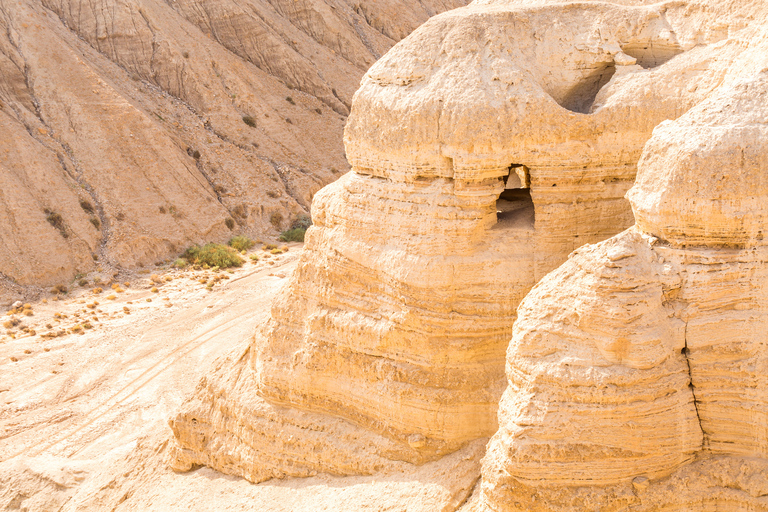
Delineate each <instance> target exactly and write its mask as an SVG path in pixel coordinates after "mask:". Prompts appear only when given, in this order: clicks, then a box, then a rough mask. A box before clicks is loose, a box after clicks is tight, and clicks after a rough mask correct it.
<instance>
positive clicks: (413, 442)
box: [408, 434, 427, 450]
mask: <svg viewBox="0 0 768 512" xmlns="http://www.w3.org/2000/svg"><path fill="white" fill-rule="evenodd" d="M425 444H427V440H426V438H425V437H424V436H423V435H421V434H411V435H410V436H408V445H409V446H410V447H411V448H413V449H415V450H418V449H419V448H423V447H424V445H425Z"/></svg>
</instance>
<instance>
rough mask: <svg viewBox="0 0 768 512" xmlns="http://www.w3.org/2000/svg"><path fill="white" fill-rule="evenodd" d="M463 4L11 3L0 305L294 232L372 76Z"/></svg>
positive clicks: (0, 69) (334, 161)
mask: <svg viewBox="0 0 768 512" xmlns="http://www.w3.org/2000/svg"><path fill="white" fill-rule="evenodd" d="M464 4H466V0H426V1H423V2H418V3H414V2H407V1H401V0H391V1H389V2H381V1H363V2H355V3H351V2H346V1H328V2H325V1H318V2H304V1H302V2H296V1H293V0H291V1H283V0H271V1H266V0H254V1H252V2H247V3H246V4H242V3H240V4H238V3H234V2H228V1H227V0H201V1H182V2H176V1H174V2H162V1H156V0H136V1H134V0H107V1H104V2H90V1H87V0H43V1H42V2H37V1H33V0H26V1H22V2H16V1H8V0H2V1H0V29H1V30H0V32H1V33H2V36H0V130H2V134H3V136H2V137H0V188H1V189H2V197H1V198H0V240H1V241H2V242H1V243H0V300H2V299H3V295H4V294H3V292H4V291H8V290H9V289H14V290H16V291H19V290H20V288H19V287H20V286H28V285H43V286H48V285H54V284H68V283H69V281H71V279H72V278H73V277H74V276H75V274H77V273H85V272H88V271H90V270H92V269H94V268H95V267H96V266H97V265H101V266H110V265H111V266H116V267H132V266H136V265H145V264H154V263H155V262H156V261H158V260H162V259H165V258H168V257H170V256H175V255H176V254H178V253H179V252H180V251H182V250H184V249H185V248H186V247H188V246H189V245H191V244H193V243H202V242H207V241H211V240H217V241H220V240H226V239H227V238H228V237H230V236H231V235H232V231H233V230H234V231H235V232H244V233H247V234H251V235H252V236H255V235H260V234H274V233H275V232H279V231H280V230H282V229H286V228H287V227H288V225H289V223H290V221H291V218H292V217H293V216H295V215H297V214H300V213H301V212H304V211H306V210H307V209H308V208H309V205H310V202H311V200H312V196H313V194H314V193H315V192H316V191H317V190H319V189H320V188H321V187H322V186H323V185H325V184H327V183H329V182H331V181H333V180H334V179H336V178H337V177H338V175H339V173H340V172H342V171H345V170H346V166H347V164H346V162H345V159H344V155H343V151H342V149H343V148H342V147H341V144H340V143H339V142H340V140H341V132H342V128H343V125H344V121H345V116H346V115H347V114H348V109H349V104H350V101H351V97H352V94H353V92H354V91H355V89H356V88H357V86H358V84H359V79H360V77H361V76H362V75H363V73H364V72H365V70H366V69H367V68H368V67H369V66H370V65H371V64H372V63H373V62H374V61H375V59H377V58H378V57H379V56H380V55H381V54H382V53H384V52H385V51H386V50H387V49H388V48H389V47H390V46H392V45H393V44H394V43H395V42H396V41H397V40H398V39H400V38H402V37H403V36H404V35H406V34H407V33H408V32H410V31H411V30H413V29H414V28H416V27H417V26H418V25H419V24H420V23H422V22H423V21H425V20H426V19H427V18H428V17H429V16H430V15H432V14H434V13H436V12H441V11H443V10H446V9H450V8H453V7H457V6H460V5H464ZM96 258H98V260H99V262H98V263H94V260H95V259H96Z"/></svg>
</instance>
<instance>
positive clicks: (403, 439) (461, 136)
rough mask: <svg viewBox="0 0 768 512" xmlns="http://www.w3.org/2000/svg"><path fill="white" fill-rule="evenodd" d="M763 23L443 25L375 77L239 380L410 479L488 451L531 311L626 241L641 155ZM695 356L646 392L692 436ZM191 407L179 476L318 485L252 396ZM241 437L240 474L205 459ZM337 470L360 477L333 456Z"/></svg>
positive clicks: (706, 16) (619, 20)
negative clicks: (545, 284)
mask: <svg viewBox="0 0 768 512" xmlns="http://www.w3.org/2000/svg"><path fill="white" fill-rule="evenodd" d="M748 14H749V11H748V10H744V11H738V10H737V11H734V13H732V14H731V15H727V14H724V13H722V12H720V11H715V10H712V9H710V8H709V6H708V4H706V3H699V2H682V3H681V2H668V3H659V4H654V5H648V6H643V5H629V6H628V5H617V4H611V3H602V2H585V3H581V4H579V5H578V6H576V5H563V4H557V3H555V4H551V5H541V4H535V5H531V6H527V5H518V3H515V2H500V1H499V2H477V3H474V4H472V5H470V6H468V7H466V8H462V9H457V10H454V11H451V12H448V13H445V14H442V15H439V16H436V17H434V18H432V19H431V20H430V21H429V22H427V23H426V24H424V25H423V26H422V27H421V28H419V29H418V30H417V31H415V32H414V33H413V34H412V35H411V36H409V37H408V38H406V39H405V40H404V41H402V42H401V43H399V44H398V45H396V46H395V47H394V48H393V49H392V50H391V51H390V52H389V53H388V54H387V55H386V56H384V57H383V58H382V59H381V60H379V61H378V62H377V63H376V64H375V65H374V66H373V67H372V68H371V70H370V71H369V72H368V73H367V74H366V76H365V77H364V78H363V81H362V84H361V87H360V89H359V91H358V92H357V93H356V95H355V99H354V102H353V105H352V112H351V115H350V118H349V122H348V124H347V128H346V132H345V143H346V148H347V157H348V159H349V161H350V163H351V164H352V171H351V172H350V173H349V174H347V175H346V176H344V178H342V179H340V180H339V181H337V182H335V183H334V184H332V185H330V186H328V187H326V188H325V189H323V190H322V191H320V192H319V193H318V194H317V195H316V197H315V200H314V203H313V210H312V213H313V220H314V222H315V225H314V226H313V228H312V229H311V230H310V231H309V232H308V234H307V237H308V238H307V243H306V247H305V252H304V254H303V256H302V260H301V262H300V264H299V266H298V268H297V271H296V273H295V274H294V275H293V276H292V278H291V280H290V282H289V284H288V285H287V287H286V289H285V293H283V294H282V295H281V297H280V298H279V299H278V300H277V301H276V302H275V303H274V305H273V309H272V318H271V320H270V321H269V323H268V324H267V325H266V326H265V328H264V329H263V330H262V331H261V332H259V333H258V334H257V335H256V336H255V337H254V340H253V343H252V348H251V355H250V364H249V365H248V366H247V367H243V370H242V374H241V376H240V377H239V379H251V380H252V381H253V382H255V383H256V384H253V385H249V386H250V387H249V389H251V390H252V392H253V393H256V394H258V395H259V397H261V398H262V399H264V400H266V401H267V402H268V403H270V404H274V405H276V406H277V405H279V406H282V407H286V408H297V409H300V410H305V411H311V412H312V413H313V414H327V415H330V416H333V417H337V418H340V419H339V420H338V421H346V422H349V423H350V424H352V425H356V426H358V427H359V428H360V429H361V431H368V432H372V433H375V434H376V435H377V436H382V437H383V438H386V439H388V440H389V441H391V442H393V443H395V444H396V445H398V446H400V448H399V449H398V450H394V451H389V453H390V454H392V456H393V457H395V458H396V459H397V460H404V461H409V462H414V463H420V462H423V461H425V460H429V459H431V458H435V457H439V456H440V455H442V454H444V453H447V452H449V451H451V450H455V449H457V448H458V447H460V446H461V445H462V444H464V443H466V442H468V441H470V440H472V439H476V438H480V437H484V436H489V435H491V434H492V433H493V432H495V431H496V429H497V422H496V410H497V405H498V400H499V398H500V395H501V392H502V391H503V389H504V387H505V385H506V379H505V378H504V354H505V350H506V347H507V345H508V342H509V339H510V338H511V336H512V332H513V331H512V328H513V324H514V321H515V317H516V313H515V311H516V308H517V306H518V304H519V302H520V300H521V299H522V297H523V296H524V295H525V294H526V293H527V291H528V290H529V289H530V288H531V287H532V286H533V285H534V283H535V282H536V281H537V280H538V279H539V278H541V277H542V276H543V275H545V274H546V273H547V272H549V271H550V270H552V269H553V268H555V267H556V266H557V265H559V264H560V263H562V262H563V261H564V260H565V259H566V257H567V255H568V254H569V253H570V252H571V251H572V250H574V249H575V248H577V247H579V246H581V245H582V244H584V243H588V242H596V241H599V240H603V239H605V238H607V237H609V236H611V235H612V234H615V233H617V232H619V231H621V230H623V229H625V228H627V227H628V226H630V225H631V223H632V216H631V211H630V207H629V203H627V201H626V200H625V199H624V198H623V196H624V194H625V192H626V191H627V190H628V189H629V187H630V186H631V184H632V183H633V180H634V177H635V169H636V163H637V161H638V159H639V158H640V154H641V151H642V148H643V145H644V144H645V142H646V141H647V140H648V138H649V137H650V136H651V132H652V130H653V128H654V127H655V126H657V125H658V124H659V123H660V122H662V121H664V120H668V119H674V118H676V117H678V116H679V115H681V114H682V113H684V112H685V111H687V110H688V109H690V108H691V107H693V106H695V105H697V104H698V103H700V102H701V101H702V100H704V99H705V98H707V97H708V95H710V94H711V93H712V91H713V90H715V89H716V87H717V86H718V85H720V84H721V83H722V82H723V80H724V79H725V77H726V76H728V74H729V73H731V72H732V65H733V62H734V59H736V58H737V57H738V55H739V54H740V53H742V52H744V49H745V46H748V43H749V37H748V35H745V31H748V30H749V27H748V23H747V21H746V20H745V19H744V18H743V16H746V15H748ZM553 19H554V20H557V24H556V25H553V24H552V20H553ZM745 27H746V28H745ZM643 265H644V264H643ZM638 272H639V274H638V276H637V280H638V283H640V284H638V286H640V285H641V284H642V283H644V282H645V281H643V280H644V279H646V278H645V277H644V274H643V273H642V272H640V271H638ZM642 286H645V285H642ZM649 286H650V285H649ZM652 288H653V287H652ZM654 290H656V288H653V290H651V289H649V291H648V292H647V293H648V294H655V293H656V291H654ZM619 291H621V290H618V291H617V293H618V292H619ZM649 297H650V295H649ZM652 298H654V300H655V298H656V295H653V297H652ZM649 300H650V299H649ZM659 307H661V306H660V305H659V304H655V303H653V304H651V303H649V304H648V306H647V308H648V310H647V311H645V310H643V311H641V312H639V313H638V315H641V313H642V315H645V314H647V315H651V318H655V317H654V315H656V314H657V313H658V311H656V309H654V308H659ZM641 309H642V308H641ZM642 315H641V316H642ZM620 321H623V319H622V318H619V319H617V322H620ZM639 321H640V322H641V323H639V324H638V326H637V328H638V329H641V328H643V327H644V326H645V324H643V323H642V322H643V321H646V320H643V319H641V320H639ZM608 327H609V326H606V328H608ZM619 327H620V324H616V325H613V328H616V329H618V328H619ZM678 327H679V326H677V324H675V325H674V326H669V329H670V330H671V331H670V332H672V331H674V332H677V331H676V330H675V329H678ZM659 350H661V349H660V348H658V347H649V348H648V349H647V351H648V352H649V353H650V354H651V355H644V356H642V357H646V358H651V359H649V360H652V354H655V353H656V352H658V351H659ZM678 356H679V357H678V358H677V359H676V360H675V361H672V360H669V361H668V366H667V367H665V370H664V371H662V372H661V373H659V374H658V375H654V376H653V377H651V378H652V379H653V378H659V379H661V381H663V382H664V386H665V387H664V389H663V390H662V391H658V393H659V394H658V395H655V394H654V393H656V392H657V391H654V390H651V391H649V393H650V394H649V400H652V399H654V398H656V397H657V396H659V397H661V396H664V397H666V398H665V401H664V404H663V405H660V407H666V408H669V409H670V410H675V411H680V414H682V415H684V416H685V415H687V414H688V413H689V412H690V411H691V410H693V408H692V404H691V400H690V396H689V393H688V392H687V387H686V386H687V380H686V379H685V378H684V377H680V376H679V375H678V373H677V372H678V370H679V367H680V365H681V364H683V363H684V359H682V358H681V357H682V356H680V354H679V351H678ZM638 357H640V356H638ZM644 361H645V360H644ZM644 364H650V363H648V362H647V361H646V363H644ZM683 367H684V365H683ZM574 378H575V377H574ZM623 378H624V380H625V381H626V383H631V382H645V380H644V379H646V378H647V377H646V376H645V374H642V373H635V374H631V375H629V374H628V375H625V376H624V377H623ZM617 382H618V381H617ZM622 382H624V381H622ZM232 385H234V384H230V386H232ZM613 385H615V384H613ZM224 387H227V386H224ZM563 392H565V391H563ZM585 393H587V394H588V392H587V391H585ZM631 398H632V395H627V396H621V395H617V396H615V397H613V399H614V400H615V401H616V403H617V404H620V403H623V402H624V401H626V400H629V399H631ZM243 399H245V398H243ZM250 399H251V398H248V399H247V400H250ZM195 400H199V402H195V401H193V402H194V403H195V404H196V405H194V406H192V405H190V407H189V408H185V409H184V410H182V412H181V413H180V414H179V415H178V416H177V417H176V418H175V419H174V424H173V428H174V432H175V433H176V443H177V445H176V449H177V452H176V453H177V456H178V460H177V466H178V467H190V466H191V465H194V464H210V465H211V466H212V467H215V468H217V469H220V470H222V471H226V472H234V473H236V474H243V475H251V478H254V479H257V480H258V479H261V478H266V476H264V474H265V473H264V472H265V471H266V472H267V473H269V472H270V471H271V472H273V473H281V474H282V473H285V474H296V475H300V474H304V472H303V470H297V469H296V468H297V467H298V466H301V465H302V464H304V462H302V458H301V455H300V454H298V453H288V452H286V451H284V450H283V449H281V448H280V447H275V446H274V445H273V443H272V442H271V441H270V439H271V434H269V433H263V431H262V428H263V426H262V425H261V423H260V422H259V421H258V420H257V419H256V417H258V414H257V415H256V416H254V417H250V418H244V417H238V414H240V413H238V412H236V409H237V407H236V406H234V405H232V404H233V403H237V402H238V401H239V400H240V398H239V396H238V394H237V393H228V394H227V396H226V398H223V397H222V396H221V395H220V394H216V393H208V394H206V396H205V397H198V398H197V399H195ZM508 400H512V399H511V398H509V399H508ZM201 404H204V405H201ZM206 409H210V410H223V409H226V410H228V411H229V412H227V413H226V414H225V415H223V416H216V417H208V418H207V419H205V420H203V421H204V422H205V423H206V427H205V432H206V433H205V439H206V443H203V444H201V443H198V442H197V441H196V440H195V439H197V438H198V437H199V436H200V435H202V434H200V433H199V432H202V430H200V429H199V428H198V427H196V426H195V424H194V422H193V421H192V419H194V420H195V421H197V422H200V421H201V419H200V414H201V412H200V411H204V410H206ZM286 421H287V420H286ZM563 421H565V420H563ZM229 422H237V423H238V425H239V426H238V429H241V430H243V431H246V432H248V439H249V441H248V443H247V444H248V446H249V447H248V448H247V449H248V450H249V452H248V453H249V454H251V455H249V457H251V458H250V459H248V460H246V459H244V458H242V457H241V458H240V459H238V460H240V462H239V463H238V467H236V468H235V467H233V466H232V465H223V464H220V463H218V462H217V461H216V460H212V459H211V457H210V456H209V452H210V451H211V450H212V449H213V448H210V447H212V446H215V450H216V451H217V453H236V452H238V451H240V450H241V448H242V444H240V443H239V442H238V441H237V440H236V439H233V438H232V436H230V435H229V434H228V433H227V432H226V428H225V425H227V424H228V423H229ZM694 427H696V425H695V422H694V424H690V422H689V421H688V420H685V421H682V423H681V426H680V428H681V429H683V430H685V432H689V433H688V434H686V435H685V436H682V437H681V438H679V439H678V438H677V437H676V434H674V435H673V434H669V435H666V437H665V438H664V439H662V438H660V439H659V440H658V443H659V445H660V448H659V450H658V451H659V453H660V454H661V455H659V453H656V451H654V450H651V455H649V456H648V457H649V458H648V461H649V462H648V463H649V464H652V465H653V464H656V465H657V466H658V467H663V466H664V464H665V463H667V462H668V461H666V459H665V457H667V455H668V454H669V453H678V452H682V453H684V454H690V453H691V451H692V450H694V447H695V445H696V444H697V443H698V438H697V437H696V432H697V431H696V428H694ZM279 428H280V427H279V426H277V425H275V426H273V427H270V429H279ZM305 428H306V429H309V430H311V427H310V426H306V427H305ZM308 435H309V434H308ZM361 435H362V434H361ZM366 435H368V434H366ZM196 436H197V437H196ZM389 441H388V442H389ZM259 453H270V454H272V455H270V456H260V455H258V454H259ZM624 456H625V457H626V459H627V460H628V461H629V460H631V459H632V458H633V457H634V456H635V455H634V454H631V453H625V454H624ZM686 457H687V455H683V456H681V457H680V463H682V462H684V461H685V460H687V459H686ZM278 459H279V460H278ZM534 459H535V457H534ZM276 461H277V462H276ZM265 464H266V465H268V466H272V469H269V470H266V469H265ZM627 464H630V463H629V462H627ZM249 465H250V466H249ZM321 467H322V468H324V470H326V471H331V472H340V473H345V472H350V471H362V470H363V469H361V468H362V465H360V466H359V467H358V469H357V470H352V469H349V467H348V466H344V465H343V464H339V463H338V462H337V460H336V458H335V457H331V456H329V457H326V458H324V459H323V460H322V464H321ZM255 468H258V469H255ZM365 470H366V471H368V470H369V469H365ZM615 470H616V471H617V472H621V471H622V469H621V467H619V466H617V467H616V468H615ZM580 471H583V472H584V473H585V474H588V473H589V472H590V468H589V467H584V468H582V469H581V470H580Z"/></svg>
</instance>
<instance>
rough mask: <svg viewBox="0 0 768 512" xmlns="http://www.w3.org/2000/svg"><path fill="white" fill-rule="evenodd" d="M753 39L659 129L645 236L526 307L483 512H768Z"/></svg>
mask: <svg viewBox="0 0 768 512" xmlns="http://www.w3.org/2000/svg"><path fill="white" fill-rule="evenodd" d="M745 36H746V37H744V39H745V40H746V41H748V42H747V43H746V44H745V45H744V46H745V47H746V50H745V51H744V52H743V53H742V55H741V56H739V58H738V59H737V60H736V61H735V62H734V64H733V68H732V71H730V72H729V73H728V74H727V76H726V78H725V81H724V83H723V85H722V86H720V87H719V88H718V90H717V92H716V93H715V94H713V95H711V96H710V97H709V98H708V99H707V100H705V101H704V102H702V103H701V104H699V105H698V106H696V107H694V108H693V109H691V110H690V111H689V112H688V113H686V114H685V115H683V116H682V117H681V118H679V119H678V120H676V121H670V122H666V123H662V124H661V125H660V126H659V127H657V128H656V129H655V130H654V135H653V137H652V138H651V139H650V141H649V142H648V143H647V144H646V146H645V149H644V152H643V156H642V158H641V160H640V163H639V172H638V179H637V183H636V184H635V186H634V187H633V188H632V189H631V190H630V192H629V193H628V195H627V196H628V198H629V200H630V202H631V203H632V208H633V211H634V214H635V217H636V219H637V223H636V225H635V226H634V227H633V228H631V229H629V230H627V231H625V232H623V233H621V234H619V235H617V236H615V237H613V238H611V239H609V240H607V241H605V242H602V243H600V244H597V245H590V246H585V247H582V248H580V249H579V250H578V251H576V252H575V253H574V255H573V256H572V257H571V258H570V259H569V260H568V261H567V262H566V263H565V264H564V265H562V266H561V267H560V268H558V269H557V270H556V271H554V272H552V273H551V274H549V275H548V276H547V277H545V278H544V279H543V280H542V281H541V282H539V283H538V284H537V285H536V287H535V288H534V289H533V291H532V292H531V293H530V294H529V295H528V296H527V297H526V298H525V300H524V301H523V303H522V304H521V306H520V309H519V316H518V320H517V323H516V325H515V334H514V336H513V339H512V342H511V344H510V347H509V351H508V353H507V377H508V381H509V387H508V388H507V390H506V391H505V393H504V397H503V398H502V401H501V404H500V409H499V431H498V432H497V433H496V434H495V435H494V437H493V438H492V440H491V442H490V443H489V447H488V452H487V454H486V457H485V459H484V463H483V484H482V493H481V495H480V497H479V498H478V499H477V500H476V501H475V502H474V503H473V505H472V508H471V509H472V510H493V511H514V510H520V511H522V510H525V511H545V510H546V511H558V510H562V511H566V510H568V511H571V510H601V511H619V510H633V511H635V510H636V511H659V510H687V511H705V510H728V511H730V510H733V511H736V510H768V502H766V500H765V495H766V484H765V476H764V475H765V471H766V469H768V457H767V455H768V430H766V425H768V396H766V394H765V390H766V389H767V385H768V377H766V375H768V373H767V372H766V370H768V367H767V366H766V364H767V361H768V357H767V353H766V333H768V309H767V308H766V304H767V303H768V287H767V286H766V285H767V284H768V242H766V241H765V239H764V237H763V231H764V230H765V229H766V227H768V223H766V220H768V218H767V217H766V215H768V176H767V175H766V173H765V169H766V168H767V167H768V144H767V143H766V140H768V138H767V136H768V127H767V125H766V119H768V117H766V116H768V103H767V102H766V98H767V97H768V51H766V50H768V40H767V39H766V37H765V32H764V26H763V27H760V28H759V29H758V28H757V27H753V29H748V30H746V34H745ZM737 37H738V36H737Z"/></svg>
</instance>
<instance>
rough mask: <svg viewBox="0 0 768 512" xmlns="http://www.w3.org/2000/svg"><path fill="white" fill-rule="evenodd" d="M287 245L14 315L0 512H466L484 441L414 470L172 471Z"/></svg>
mask: <svg viewBox="0 0 768 512" xmlns="http://www.w3.org/2000/svg"><path fill="white" fill-rule="evenodd" d="M287 248H288V251H287V252H284V253H281V254H275V255H273V254H271V253H272V251H271V250H267V251H265V250H263V249H260V248H259V249H257V250H255V251H252V253H251V254H254V255H257V256H258V257H259V261H258V262H255V263H254V262H252V260H251V259H250V258H248V263H246V264H245V265H244V266H243V267H242V268H238V269H234V270H232V271H229V270H227V271H224V270H221V271H213V270H179V269H173V268H170V267H169V266H165V267H159V268H153V269H152V270H149V271H147V270H145V271H143V272H137V273H135V274H132V275H121V276H116V277H119V279H115V280H114V282H113V283H111V284H109V285H108V283H107V282H105V283H103V284H102V285H101V286H98V287H96V286H93V284H92V283H91V284H90V285H89V286H88V287H87V288H80V289H77V290H70V291H69V293H67V294H59V295H58V296H57V295H52V294H51V295H48V296H47V297H46V298H43V299H41V300H40V301H37V302H34V303H30V304H28V306H29V307H25V305H22V306H21V307H20V308H19V309H18V311H19V312H17V313H15V314H11V315H5V316H4V317H3V320H4V321H5V322H8V321H11V322H13V319H17V320H19V321H20V323H19V324H18V325H16V326H14V327H12V328H10V329H6V334H5V335H4V336H2V338H0V353H1V354H2V360H0V460H1V461H2V462H0V510H30V511H48V510H181V509H187V510H246V509H247V510H253V509H254V507H256V508H257V509H259V510H286V511H287V510H295V509H297V508H306V509H310V508H311V509H312V510H341V509H344V510H425V511H426V510H430V511H433V510H455V509H456V508H458V506H459V505H460V504H461V503H462V502H463V501H464V500H465V498H466V495H467V492H468V491H469V490H471V489H472V487H473V485H474V482H475V481H476V479H477V478H478V477H479V458H480V457H481V455H482V451H483V449H482V447H483V442H480V443H476V444H474V445H470V446H469V447H468V448H466V449H465V450H462V451H460V452H458V453H456V454H454V455H452V456H450V457H448V458H446V459H444V460H442V461H440V462H438V463H434V464H428V465H425V466H422V467H420V468H416V467H414V468H413V471H412V472H411V473H412V474H395V475H376V476H371V477H353V478H338V477H333V476H331V475H323V474H320V475H317V476H316V477H313V478H309V479H292V480H282V481H274V480H273V481H268V482H265V483H263V484H261V485H253V484H251V483H249V482H247V481H245V480H242V479H239V478H234V477H229V476H226V475H222V474H220V473H217V472H215V471H213V470H210V469H207V468H202V469H198V470H195V471H192V472H189V473H174V472H173V471H171V470H170V469H168V467H167V465H166V461H165V454H166V444H167V440H168V438H169V437H170V435H171V432H170V429H169V428H168V425H167V421H168V419H169V418H170V417H171V416H172V415H173V414H174V413H175V411H176V410H177V409H178V407H179V405H180V403H181V401H182V399H183V398H184V397H185V396H186V395H188V394H190V393H191V392H192V391H193V390H194V389H195V387H196V386H197V384H198V382H199V381H200V379H201V378H202V377H203V376H204V375H205V374H206V373H207V372H209V371H210V370H211V368H212V366H213V365H215V364H216V362H215V361H216V360H217V358H221V357H226V356H229V357H235V358H237V357H239V356H240V355H241V354H242V353H243V352H244V351H245V350H246V349H247V346H248V341H249V339H250V335H251V333H252V331H253V330H254V329H255V328H256V326H258V325H259V324H260V323H261V322H263V321H264V320H265V319H266V318H267V316H268V314H269V305H270V303H271V301H272V299H273V297H274V296H275V295H276V294H278V293H280V289H281V287H282V285H283V283H284V282H285V281H286V279H285V278H286V277H287V276H288V275H289V274H290V273H291V272H292V270H293V269H294V267H295V265H296V263H297V257H298V255H299V254H300V252H301V245H300V244H289V245H288V247H287ZM248 256H250V254H249V255H248ZM91 281H92V278H91ZM209 283H211V284H212V286H209ZM112 285H114V287H115V288H113V287H112ZM94 288H101V289H102V290H103V291H102V292H100V293H94V291H93V290H94ZM97 291H98V290H97ZM24 311H29V312H30V313H24ZM27 315H29V316H27ZM86 325H90V328H86V327H85V326H86ZM49 326H50V327H49ZM25 329H26V330H27V332H25ZM33 331H34V333H35V334H34V335H33V334H32V332H33ZM49 333H52V335H55V337H46V335H48V334H49Z"/></svg>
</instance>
